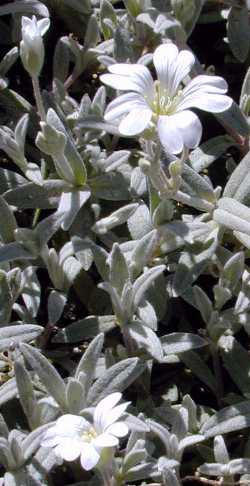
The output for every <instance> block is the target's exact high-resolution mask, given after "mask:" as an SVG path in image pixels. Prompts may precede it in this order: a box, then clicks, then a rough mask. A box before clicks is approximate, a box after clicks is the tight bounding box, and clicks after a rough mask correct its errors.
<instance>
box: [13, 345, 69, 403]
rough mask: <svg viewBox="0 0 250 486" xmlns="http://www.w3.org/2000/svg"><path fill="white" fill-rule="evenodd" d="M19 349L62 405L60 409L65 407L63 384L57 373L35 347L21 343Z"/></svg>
mask: <svg viewBox="0 0 250 486" xmlns="http://www.w3.org/2000/svg"><path fill="white" fill-rule="evenodd" d="M20 349H21V352H22V353H23V356H24V358H25V360H27V361H28V363H29V365H30V366H31V368H32V369H33V370H34V371H35V372H36V373H37V375H38V376H39V378H40V380H41V382H42V383H43V384H44V386H45V387H46V389H47V390H48V392H49V393H50V394H51V396H52V397H53V398H54V399H55V400H56V402H57V403H58V404H59V405H60V406H61V407H62V409H65V407H66V392H65V384H64V381H63V379H62V378H61V377H60V375H59V373H58V372H57V371H56V369H55V368H54V367H53V366H52V364H51V363H50V362H49V361H48V360H47V359H46V358H45V356H43V355H42V354H41V353H40V352H39V351H38V350H37V349H35V348H33V347H31V346H29V345H28V344H22V345H21V346H20Z"/></svg>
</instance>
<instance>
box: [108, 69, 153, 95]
mask: <svg viewBox="0 0 250 486" xmlns="http://www.w3.org/2000/svg"><path fill="white" fill-rule="evenodd" d="M109 71H110V73H111V74H103V75H102V76H100V79H101V81H102V82H103V83H104V84H107V85H108V86H111V88H115V89H118V90H121V91H123V90H125V91H136V92H137V93H141V94H143V95H146V96H147V97H149V98H150V99H151V98H152V97H153V87H154V82H153V78H152V76H151V74H150V71H149V69H148V68H146V66H143V65H141V64H112V65H111V66H109Z"/></svg>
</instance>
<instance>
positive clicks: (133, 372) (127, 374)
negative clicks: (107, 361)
mask: <svg viewBox="0 0 250 486" xmlns="http://www.w3.org/2000/svg"><path fill="white" fill-rule="evenodd" d="M144 369H145V364H144V363H142V362H140V361H139V359H138V358H128V359H124V360H122V361H120V362H119V363H116V364H115V365H113V366H111V367H110V368H108V370H106V371H105V372H104V373H103V374H102V375H101V376H100V378H98V379H97V380H96V382H95V383H94V384H93V385H92V387H91V388H90V390H89V393H88V404H89V405H95V404H96V403H98V402H99V401H100V400H101V399H102V398H104V397H105V396H107V395H109V394H110V393H113V392H115V391H119V392H122V391H123V390H125V389H126V388H127V387H128V386H129V385H130V384H131V383H133V382H134V381H135V380H136V378H138V376H140V374H141V373H142V372H143V371H144Z"/></svg>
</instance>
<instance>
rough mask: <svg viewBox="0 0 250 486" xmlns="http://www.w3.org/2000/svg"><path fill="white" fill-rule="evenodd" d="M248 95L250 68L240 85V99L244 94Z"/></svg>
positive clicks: (249, 89)
mask: <svg viewBox="0 0 250 486" xmlns="http://www.w3.org/2000/svg"><path fill="white" fill-rule="evenodd" d="M249 95H250V69H249V68H248V70H247V72H246V75H245V78H244V81H243V84H242V87H241V94H240V100H242V99H243V98H244V96H249Z"/></svg>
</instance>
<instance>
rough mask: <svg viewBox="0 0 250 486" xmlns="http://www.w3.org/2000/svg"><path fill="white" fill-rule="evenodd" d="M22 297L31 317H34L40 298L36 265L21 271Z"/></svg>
mask: <svg viewBox="0 0 250 486" xmlns="http://www.w3.org/2000/svg"><path fill="white" fill-rule="evenodd" d="M22 298H23V300H24V302H25V305H26V307H27V309H28V311H29V312H30V314H31V316H32V317H36V315H37V312H38V309H39V306H40V298H41V287H40V283H39V280H38V278H37V276H36V267H26V268H25V269H24V270H23V272H22Z"/></svg>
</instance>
